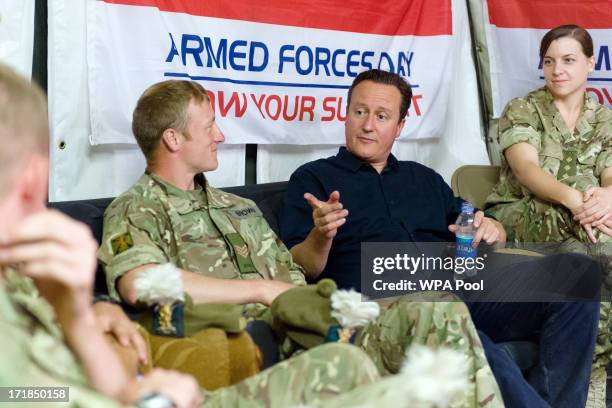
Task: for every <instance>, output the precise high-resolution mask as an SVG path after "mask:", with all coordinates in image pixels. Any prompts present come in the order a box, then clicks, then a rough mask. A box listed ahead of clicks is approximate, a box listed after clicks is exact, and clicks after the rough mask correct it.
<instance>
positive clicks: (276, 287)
mask: <svg viewBox="0 0 612 408" xmlns="http://www.w3.org/2000/svg"><path fill="white" fill-rule="evenodd" d="M258 283H259V284H260V285H261V286H260V296H259V298H260V303H263V304H264V305H268V306H270V305H271V304H272V302H274V299H276V297H277V296H278V295H280V294H281V293H283V292H285V291H286V290H289V289H291V288H294V287H295V285H294V284H293V283H287V282H281V281H274V280H265V281H258Z"/></svg>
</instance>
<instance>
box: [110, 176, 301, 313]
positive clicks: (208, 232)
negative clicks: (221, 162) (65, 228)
mask: <svg viewBox="0 0 612 408" xmlns="http://www.w3.org/2000/svg"><path fill="white" fill-rule="evenodd" d="M195 186H196V188H195V189H194V190H191V191H184V190H181V189H179V188H178V187H176V186H173V185H172V184H170V183H168V182H166V181H164V180H162V179H160V178H159V177H157V176H155V175H153V174H144V175H143V176H142V177H141V178H140V179H139V180H138V181H137V182H136V184H134V185H133V186H132V187H131V188H130V189H129V190H128V191H127V192H125V193H123V194H121V195H120V196H119V197H117V198H116V199H115V200H114V201H113V202H112V204H111V205H110V206H109V207H108V208H107V210H106V213H105V214H104V233H103V238H102V244H101V246H100V251H99V253H98V257H99V259H100V261H101V263H102V265H103V266H104V269H105V272H106V276H107V282H108V287H109V291H110V293H111V295H112V296H114V297H115V298H118V296H119V295H118V293H117V291H116V286H115V285H116V282H117V279H118V278H119V277H120V276H122V275H123V274H124V273H126V272H128V271H130V270H132V269H134V268H136V267H138V266H141V265H145V264H148V263H156V264H161V263H167V262H170V263H173V264H174V265H176V266H177V267H179V268H181V269H184V270H186V271H190V272H195V273H199V274H202V275H205V276H209V277H214V278H223V279H276V280H281V281H285V282H293V283H295V284H300V285H301V284H305V281H304V275H303V272H302V269H301V268H300V267H299V266H298V265H297V264H295V263H294V262H293V259H292V257H291V254H290V253H289V251H288V250H287V248H286V247H285V245H284V244H283V243H282V242H281V241H280V239H278V237H277V236H276V234H275V233H274V232H273V231H272V229H271V228H270V226H269V225H268V223H267V222H266V220H265V219H264V217H263V215H262V214H261V211H260V210H259V208H257V206H256V205H255V203H254V202H253V201H251V200H247V199H245V198H242V197H238V196H236V195H234V194H230V193H226V192H224V191H221V190H218V189H216V188H213V187H211V186H209V185H208V183H207V182H206V180H205V179H204V178H199V177H196V183H195ZM251 309H252V308H251ZM256 309H260V308H256Z"/></svg>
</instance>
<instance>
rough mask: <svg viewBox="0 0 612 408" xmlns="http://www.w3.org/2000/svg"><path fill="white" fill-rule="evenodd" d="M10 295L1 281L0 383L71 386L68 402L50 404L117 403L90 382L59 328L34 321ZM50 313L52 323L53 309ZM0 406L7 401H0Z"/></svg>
mask: <svg viewBox="0 0 612 408" xmlns="http://www.w3.org/2000/svg"><path fill="white" fill-rule="evenodd" d="M8 299H9V297H8V296H7V292H6V291H5V288H3V287H2V285H0V344H2V353H0V387H68V399H67V400H66V401H69V402H66V403H63V404H62V403H59V404H58V403H57V402H55V403H52V404H49V406H70V407H84V406H87V407H93V408H96V407H114V406H117V405H118V404H116V403H114V402H113V401H111V400H109V399H108V398H105V397H104V396H102V395H101V394H99V393H98V392H96V391H95V390H94V389H93V388H91V387H90V386H89V385H88V383H87V379H86V376H85V373H84V371H83V370H82V369H81V367H80V366H79V365H78V363H77V362H76V360H75V358H74V355H73V354H72V353H71V352H70V351H69V349H68V347H67V346H65V344H62V337H61V336H59V332H58V336H55V335H53V334H52V333H51V332H49V331H47V329H45V328H43V326H42V325H41V324H34V323H33V321H32V319H31V318H30V315H29V314H28V315H26V314H25V312H24V311H23V309H20V308H17V307H15V306H14V304H13V303H12V302H10V301H9V300H8ZM43 303H46V302H43ZM49 313H50V314H49V317H50V322H51V323H50V324H51V325H52V324H54V323H52V313H51V312H49ZM38 314H39V315H40V312H38ZM58 392H59V391H58ZM40 404H41V403H40V402H30V403H27V402H20V403H18V404H14V406H20V407H37V406H40ZM8 405H9V404H6V406H8ZM0 406H5V405H4V404H2V403H0Z"/></svg>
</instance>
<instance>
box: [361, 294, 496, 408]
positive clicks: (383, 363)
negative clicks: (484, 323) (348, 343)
mask: <svg viewBox="0 0 612 408" xmlns="http://www.w3.org/2000/svg"><path fill="white" fill-rule="evenodd" d="M380 303H381V314H380V316H379V317H378V319H377V320H376V321H375V322H374V323H372V324H370V325H369V326H368V327H366V328H365V329H364V331H363V333H362V334H361V336H360V338H359V339H358V340H357V342H358V344H359V345H360V346H361V348H362V349H363V350H365V352H366V353H367V354H368V355H369V356H370V358H371V359H372V361H374V364H375V365H376V367H377V368H378V370H379V372H380V373H381V374H382V375H387V374H395V373H397V372H398V371H399V369H400V367H401V364H402V362H403V360H404V356H405V352H406V349H407V348H408V347H410V345H412V344H424V345H427V346H430V347H434V348H435V347H438V346H445V347H448V348H452V349H454V350H456V351H459V352H461V353H462V354H463V355H465V356H466V357H467V358H468V362H469V368H468V375H469V377H470V378H469V380H470V386H469V388H468V389H466V390H465V393H464V395H463V397H462V398H461V399H460V400H458V401H455V402H456V403H455V404H453V406H461V407H485V406H486V407H493V406H503V402H502V398H501V393H500V390H499V387H498V386H497V383H496V381H495V378H494V376H493V373H492V371H491V367H490V366H489V363H488V362H487V359H486V357H485V354H484V349H483V347H482V344H481V342H480V338H479V337H478V333H477V332H476V328H475V327H474V323H473V322H472V318H471V317H470V312H469V310H468V308H467V306H466V305H465V304H464V303H463V302H461V301H459V299H458V298H457V297H455V296H454V295H452V294H441V293H417V294H414V295H409V296H404V297H401V298H399V299H397V300H395V301H393V302H386V303H382V302H380Z"/></svg>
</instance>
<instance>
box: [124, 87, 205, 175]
mask: <svg viewBox="0 0 612 408" xmlns="http://www.w3.org/2000/svg"><path fill="white" fill-rule="evenodd" d="M191 101H194V102H195V103H198V104H199V103H202V102H203V101H210V98H209V97H208V94H207V93H206V90H205V89H204V88H203V87H202V85H200V84H198V83H197V82H193V81H184V80H170V81H163V82H158V83H156V84H154V85H151V86H150V87H149V88H147V89H146V90H145V91H144V93H143V94H142V96H141V97H140V99H138V103H137V104H136V108H135V109H134V114H133V116H132V132H133V133H134V136H135V137H136V142H138V146H140V150H142V153H143V154H144V156H145V158H146V159H147V163H149V164H150V163H152V162H153V161H154V160H155V153H156V152H157V148H158V147H159V143H160V141H161V137H162V134H163V133H164V131H165V130H166V129H174V130H176V131H178V132H181V133H183V134H184V135H185V136H186V137H189V135H188V134H187V125H188V124H189V117H188V114H187V109H188V107H189V103H190V102H191Z"/></svg>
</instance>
